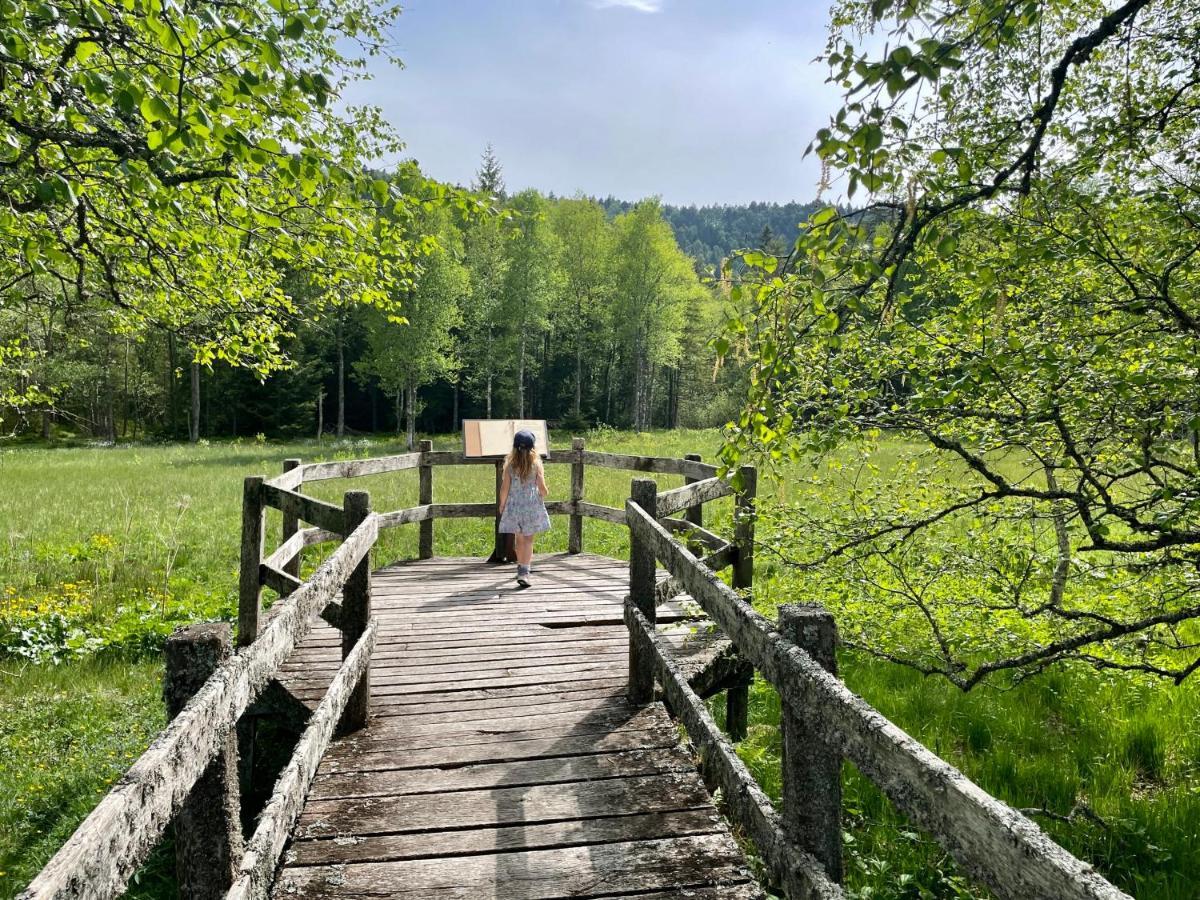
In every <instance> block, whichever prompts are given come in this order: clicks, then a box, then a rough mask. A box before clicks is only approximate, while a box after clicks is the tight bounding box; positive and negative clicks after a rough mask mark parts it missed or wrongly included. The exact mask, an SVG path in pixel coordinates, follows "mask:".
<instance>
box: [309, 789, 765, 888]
mask: <svg viewBox="0 0 1200 900" xmlns="http://www.w3.org/2000/svg"><path fill="white" fill-rule="evenodd" d="M724 830H725V824H724V822H722V821H721V817H720V816H719V815H717V813H716V811H715V810H712V809H686V810H672V811H669V812H651V813H639V814H637V815H632V816H609V817H601V818H592V819H575V820H571V821H566V822H547V823H542V824H538V825H527V824H523V825H521V826H520V827H519V828H512V827H499V828H469V829H466V830H463V831H434V832H428V833H425V834H379V835H371V836H369V837H351V836H343V837H341V838H340V839H325V840H307V841H297V842H296V843H294V844H293V845H292V848H291V850H290V852H289V853H288V863H289V864H291V865H297V866H319V865H329V864H336V863H341V862H346V861H348V856H349V858H350V860H352V861H354V862H360V863H362V862H390V861H394V860H401V859H422V858H428V857H447V856H463V855H468V854H470V855H476V854H481V853H497V852H505V853H510V852H512V851H514V850H540V849H547V848H552V847H573V846H584V845H588V844H608V843H615V842H619V841H640V840H652V839H654V838H660V837H662V836H663V835H670V836H672V837H687V836H690V835H697V834H719V833H720V832H722V831H724ZM692 896H693V895H692V893H691V892H689V893H688V897H689V898H690V897H692ZM735 896H741V895H735ZM753 896H761V895H760V894H755V895H753Z"/></svg>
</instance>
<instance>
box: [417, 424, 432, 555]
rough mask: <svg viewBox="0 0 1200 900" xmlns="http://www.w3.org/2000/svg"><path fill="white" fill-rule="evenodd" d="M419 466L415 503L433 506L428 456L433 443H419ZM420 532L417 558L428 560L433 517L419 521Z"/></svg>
mask: <svg viewBox="0 0 1200 900" xmlns="http://www.w3.org/2000/svg"><path fill="white" fill-rule="evenodd" d="M420 450H421V465H420V467H419V468H418V469H417V474H418V479H417V503H419V504H420V505H422V506H432V505H433V464H432V463H430V462H429V454H430V453H432V452H433V441H428V440H426V441H421V443H420ZM420 527H421V531H420V534H419V536H418V539H417V558H418V559H429V558H430V557H432V556H433V517H432V516H431V517H430V518H428V519H422V520H421V526H420Z"/></svg>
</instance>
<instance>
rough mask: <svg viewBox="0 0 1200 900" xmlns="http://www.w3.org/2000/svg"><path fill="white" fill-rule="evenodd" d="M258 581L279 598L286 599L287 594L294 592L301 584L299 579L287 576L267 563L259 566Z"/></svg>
mask: <svg viewBox="0 0 1200 900" xmlns="http://www.w3.org/2000/svg"><path fill="white" fill-rule="evenodd" d="M259 579H260V580H261V581H262V583H263V585H265V586H266V587H269V588H270V589H271V590H273V591H274V592H275V593H277V594H278V595H279V596H280V597H286V596H287V595H288V594H290V593H292V591H294V590H296V588H298V587H300V585H301V584H303V582H302V581H300V579H299V578H296V577H295V576H293V575H289V574H288V573H287V572H284V571H283V570H282V569H276V568H275V567H274V566H271V565H268V564H267V563H263V564H262V565H261V566H259Z"/></svg>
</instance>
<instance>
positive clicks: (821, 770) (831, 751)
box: [779, 603, 842, 883]
mask: <svg viewBox="0 0 1200 900" xmlns="http://www.w3.org/2000/svg"><path fill="white" fill-rule="evenodd" d="M779 632H780V634H782V635H783V636H784V637H785V638H787V639H788V640H789V641H791V642H792V643H793V644H795V645H796V646H797V647H800V648H801V649H803V650H805V651H806V652H807V653H808V655H809V656H811V657H812V658H813V659H814V660H816V661H817V663H818V664H819V665H820V666H821V667H822V668H823V669H825V670H826V671H827V672H829V673H830V674H831V675H837V625H836V624H835V623H834V621H833V616H832V615H830V614H829V612H828V610H826V609H825V608H824V607H822V606H821V605H820V604H818V603H796V604H788V605H785V606H781V607H779ZM781 720H782V732H783V809H782V814H783V826H784V829H785V830H786V832H787V833H788V834H789V835H790V836H791V838H792V839H793V840H794V841H796V843H797V844H798V845H799V846H800V847H801V848H802V849H804V850H807V851H808V852H809V853H811V854H812V855H813V856H815V857H816V858H817V859H818V860H819V861H820V862H821V865H822V866H824V867H825V872H826V874H827V875H829V877H830V878H832V879H833V880H834V881H836V882H838V883H841V881H842V757H841V754H840V753H838V751H837V750H836V749H835V748H833V747H830V746H829V745H828V744H827V743H826V742H825V741H823V740H821V738H820V737H819V736H818V735H820V733H821V729H820V727H819V724H818V723H817V722H814V721H812V720H811V719H810V717H809V716H808V715H798V714H796V713H795V712H794V711H793V709H792V708H791V707H790V706H789V705H787V704H784V706H783V711H782V715H781Z"/></svg>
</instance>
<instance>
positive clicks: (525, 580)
mask: <svg viewBox="0 0 1200 900" xmlns="http://www.w3.org/2000/svg"><path fill="white" fill-rule="evenodd" d="M517 584H519V585H520V586H521V587H523V588H527V587H529V586H530V581H529V576H528V575H518V576H517Z"/></svg>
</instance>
